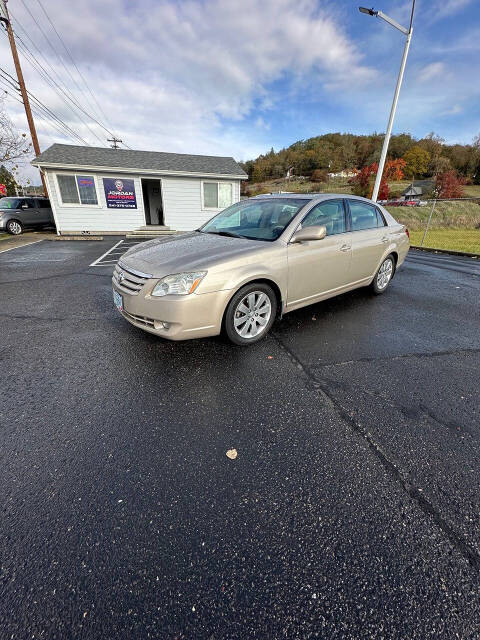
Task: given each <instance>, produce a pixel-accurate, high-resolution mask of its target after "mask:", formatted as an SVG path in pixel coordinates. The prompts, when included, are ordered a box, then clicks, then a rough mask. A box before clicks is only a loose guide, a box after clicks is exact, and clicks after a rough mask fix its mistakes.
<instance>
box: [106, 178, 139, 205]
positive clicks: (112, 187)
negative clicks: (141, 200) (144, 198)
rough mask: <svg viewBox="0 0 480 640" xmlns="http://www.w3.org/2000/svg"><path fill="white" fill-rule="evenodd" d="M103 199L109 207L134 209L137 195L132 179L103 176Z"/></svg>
mask: <svg viewBox="0 0 480 640" xmlns="http://www.w3.org/2000/svg"><path fill="white" fill-rule="evenodd" d="M103 188H104V190H105V200H106V201H107V207H108V208H109V209H136V208H137V197H136V195H135V185H134V183H133V180H121V179H120V178H103Z"/></svg>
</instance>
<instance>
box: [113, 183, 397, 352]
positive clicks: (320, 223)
mask: <svg viewBox="0 0 480 640" xmlns="http://www.w3.org/2000/svg"><path fill="white" fill-rule="evenodd" d="M409 246H410V242H409V235H408V230H407V229H406V227H405V226H404V225H402V224H399V223H398V222H396V220H395V219H394V218H393V217H392V216H391V215H390V214H389V213H388V211H386V210H385V209H384V208H383V207H381V206H380V205H378V204H375V203H373V202H372V201H370V200H366V199H365V198H359V197H355V196H347V197H345V196H344V195H338V194H305V195H300V194H281V195H269V196H257V197H256V198H250V199H248V200H243V201H241V202H239V203H237V204H234V205H232V206H231V207H229V208H228V209H225V210H224V211H222V212H221V213H219V214H218V215H216V216H215V217H214V218H212V219H211V220H210V221H209V222H207V223H206V224H205V225H204V226H203V227H201V228H200V229H197V230H196V231H192V232H189V233H182V234H178V235H175V236H169V237H164V238H158V239H155V240H150V241H148V242H144V243H142V244H140V245H137V246H135V247H133V248H132V249H130V250H129V251H127V253H125V254H124V255H123V256H122V258H121V259H120V261H119V263H118V265H117V266H116V267H115V271H114V274H113V280H112V282H113V296H114V302H115V305H116V307H117V309H118V310H119V311H120V313H122V315H123V316H124V318H125V319H126V320H128V321H129V322H131V323H132V324H133V325H135V326H136V327H139V328H141V329H144V330H145V331H149V332H150V333H154V334H155V335H158V336H161V337H163V338H168V339H169V340H186V339H190V338H203V337H206V336H214V335H217V334H219V333H221V332H222V331H224V332H225V333H226V335H227V336H228V337H229V338H230V340H231V341H232V342H234V343H235V344H238V345H249V344H253V343H255V342H257V341H258V340H260V339H261V338H263V337H264V336H265V335H266V334H267V333H268V331H269V330H270V328H271V326H272V324H273V322H274V321H275V319H276V318H281V316H282V315H283V314H285V313H288V312H289V311H294V310H295V309H299V308H300V307H304V306H306V305H309V304H314V303H316V302H319V301H321V300H325V299H327V298H331V297H333V296H336V295H339V294H341V293H345V292H346V291H351V290H352V289H357V288H359V287H365V286H371V288H372V289H373V291H374V292H375V293H376V294H382V293H384V292H385V291H386V289H387V287H388V284H389V282H390V280H391V279H392V277H393V276H394V274H395V271H396V270H397V269H398V268H399V267H400V266H401V265H402V263H403V261H404V260H405V256H406V255H407V252H408V249H409Z"/></svg>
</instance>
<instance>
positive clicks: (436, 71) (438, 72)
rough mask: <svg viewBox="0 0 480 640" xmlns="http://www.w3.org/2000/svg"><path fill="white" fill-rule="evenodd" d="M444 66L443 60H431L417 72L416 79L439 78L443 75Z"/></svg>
mask: <svg viewBox="0 0 480 640" xmlns="http://www.w3.org/2000/svg"><path fill="white" fill-rule="evenodd" d="M445 71H446V67H445V64H444V63H443V62H432V63H431V64H427V66H426V67H423V69H422V70H421V71H420V72H419V74H418V80H419V81H420V82H428V81H429V80H432V79H434V78H439V77H442V76H444V75H445Z"/></svg>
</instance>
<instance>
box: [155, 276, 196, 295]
mask: <svg viewBox="0 0 480 640" xmlns="http://www.w3.org/2000/svg"><path fill="white" fill-rule="evenodd" d="M206 275H207V272H206V271H194V272H193V273H175V274H174V275H172V276H166V277H165V278H162V279H161V280H160V281H159V282H157V284H156V285H155V287H154V289H153V291H152V296H166V295H171V294H173V295H176V296H187V295H188V294H189V293H193V292H194V291H195V289H196V288H197V287H198V285H199V284H200V282H201V281H202V280H203V278H204V277H205V276H206Z"/></svg>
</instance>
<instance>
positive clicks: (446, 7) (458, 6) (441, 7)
mask: <svg viewBox="0 0 480 640" xmlns="http://www.w3.org/2000/svg"><path fill="white" fill-rule="evenodd" d="M475 1H477V0H475ZM471 3H472V0H437V2H433V3H432V4H431V5H430V6H428V7H427V9H428V13H429V15H430V17H431V19H433V20H439V19H441V18H446V17H448V16H451V15H453V14H455V13H458V12H459V11H462V10H463V9H465V8H466V7H468V6H469V5H470V4H471Z"/></svg>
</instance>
